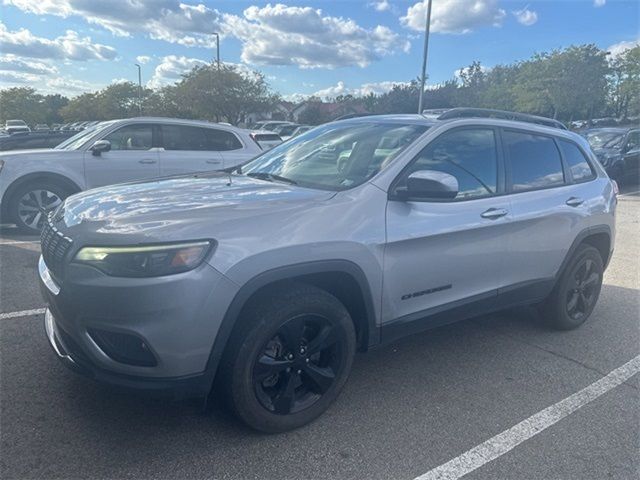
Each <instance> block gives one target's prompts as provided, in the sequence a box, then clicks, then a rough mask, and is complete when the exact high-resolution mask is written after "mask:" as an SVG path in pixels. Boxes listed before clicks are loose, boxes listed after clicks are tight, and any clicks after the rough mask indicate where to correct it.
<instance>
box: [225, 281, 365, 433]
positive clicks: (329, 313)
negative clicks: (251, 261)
mask: <svg viewBox="0 0 640 480" xmlns="http://www.w3.org/2000/svg"><path fill="white" fill-rule="evenodd" d="M240 321H241V322H242V327H241V328H240V329H239V331H238V332H236V333H235V335H234V336H233V338H232V340H231V344H230V346H229V349H228V351H227V352H226V354H225V357H226V359H225V361H223V365H222V367H223V370H222V372H221V373H222V376H223V383H224V387H225V390H226V394H227V399H228V400H229V403H230V404H231V407H232V408H233V410H234V411H235V413H236V414H237V416H238V417H239V418H240V419H241V420H242V421H243V422H244V423H246V424H247V425H249V426H250V427H252V428H254V429H256V430H259V431H262V432H267V433H277V432H284V431H287V430H292V429H295V428H298V427H301V426H302V425H305V424H307V423H309V422H311V421H312V420H314V419H315V418H316V417H318V416H319V415H321V414H322V413H323V412H324V411H325V410H327V408H328V407H329V405H331V403H332V402H333V401H334V400H335V399H336V398H337V396H338V394H339V393H340V391H341V390H342V387H343V386H344V384H345V382H346V380H347V377H348V375H349V372H350V370H351V365H352V363H353V357H354V354H355V348H356V335H355V329H354V326H353V322H352V320H351V317H350V316H349V312H348V311H347V310H346V308H345V307H344V306H343V305H342V303H341V302H340V301H339V300H338V299H337V298H335V297H334V296H333V295H331V294H329V293H328V292H326V291H324V290H321V289H319V288H316V287H314V286H311V285H303V284H287V285H286V286H285V287H283V288H280V289H278V290H276V291H274V292H271V293H270V294H269V295H265V296H262V298H260V299H258V300H257V301H255V302H254V303H253V305H251V306H250V307H249V309H248V311H246V312H245V314H244V315H243V318H241V319H240Z"/></svg>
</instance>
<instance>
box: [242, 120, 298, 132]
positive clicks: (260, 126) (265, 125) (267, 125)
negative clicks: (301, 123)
mask: <svg viewBox="0 0 640 480" xmlns="http://www.w3.org/2000/svg"><path fill="white" fill-rule="evenodd" d="M292 124H293V123H292V122H287V121H284V120H263V121H261V122H258V123H256V124H255V125H253V127H251V129H252V130H269V131H271V132H272V131H274V130H275V129H276V128H277V127H279V126H281V125H292Z"/></svg>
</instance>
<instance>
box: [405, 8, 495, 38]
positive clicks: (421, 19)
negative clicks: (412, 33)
mask: <svg viewBox="0 0 640 480" xmlns="http://www.w3.org/2000/svg"><path fill="white" fill-rule="evenodd" d="M506 15H507V12H505V11H504V10H503V9H502V8H499V6H498V0H436V1H434V2H433V5H432V11H431V32H433V33H455V34H461V33H469V32H471V31H473V30H475V29H476V28H480V27H484V26H494V27H497V26H500V25H502V22H503V20H504V18H505V16H506ZM426 17H427V0H423V1H420V2H418V3H416V4H414V5H412V6H411V7H409V8H408V9H407V14H406V15H405V16H404V17H401V18H400V22H401V23H402V24H403V25H404V26H406V27H407V28H410V29H412V30H416V31H423V30H424V24H425V21H426Z"/></svg>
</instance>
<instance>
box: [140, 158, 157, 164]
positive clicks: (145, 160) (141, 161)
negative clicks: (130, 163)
mask: <svg viewBox="0 0 640 480" xmlns="http://www.w3.org/2000/svg"><path fill="white" fill-rule="evenodd" d="M138 163H156V161H155V160H154V159H153V158H143V159H142V160H138Z"/></svg>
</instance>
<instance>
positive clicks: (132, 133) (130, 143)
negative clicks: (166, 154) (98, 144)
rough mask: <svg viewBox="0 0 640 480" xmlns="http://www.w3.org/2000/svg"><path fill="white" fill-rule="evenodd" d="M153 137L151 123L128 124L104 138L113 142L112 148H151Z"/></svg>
mask: <svg viewBox="0 0 640 480" xmlns="http://www.w3.org/2000/svg"><path fill="white" fill-rule="evenodd" d="M152 137H153V134H152V131H151V125H127V126H126V127H122V128H119V129H118V130H116V131H115V132H113V133H110V134H109V135H107V136H106V137H104V139H103V140H109V142H111V150H149V149H150V148H151V139H152Z"/></svg>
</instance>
